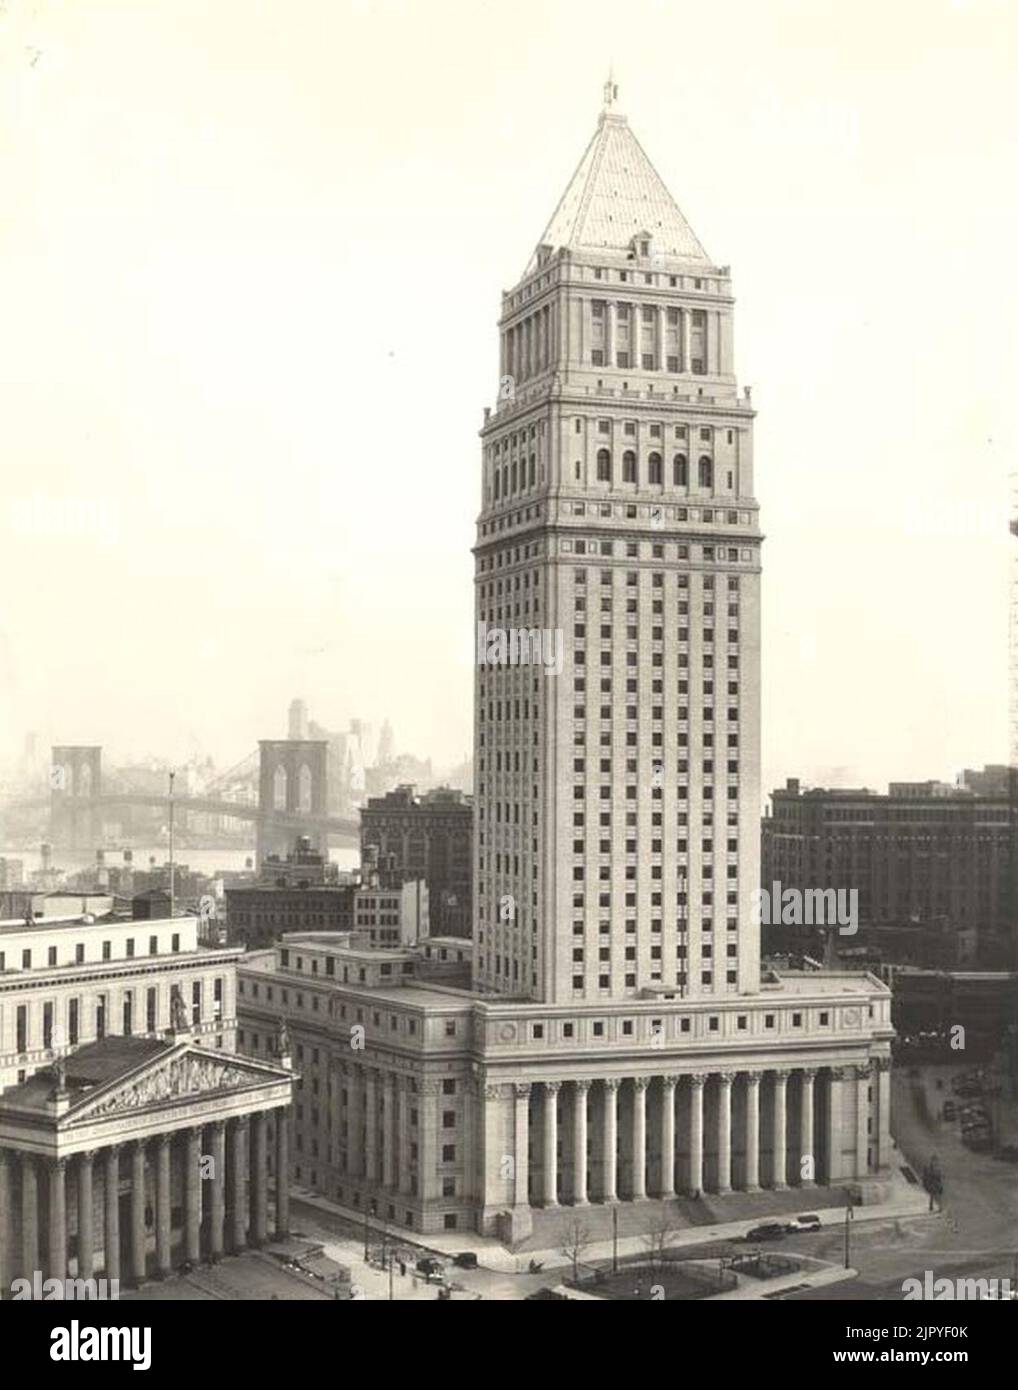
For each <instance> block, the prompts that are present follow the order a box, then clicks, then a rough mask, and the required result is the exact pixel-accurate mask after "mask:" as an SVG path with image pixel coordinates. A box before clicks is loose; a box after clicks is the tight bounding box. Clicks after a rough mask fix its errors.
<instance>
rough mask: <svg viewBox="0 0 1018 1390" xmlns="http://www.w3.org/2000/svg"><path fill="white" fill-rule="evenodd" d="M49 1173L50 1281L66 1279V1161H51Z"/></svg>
mask: <svg viewBox="0 0 1018 1390" xmlns="http://www.w3.org/2000/svg"><path fill="white" fill-rule="evenodd" d="M48 1171H49V1270H48V1276H49V1278H50V1279H59V1280H60V1281H61V1282H63V1281H64V1280H65V1279H66V1278H67V1160H66V1158H54V1159H51V1160H50V1162H49V1164H48Z"/></svg>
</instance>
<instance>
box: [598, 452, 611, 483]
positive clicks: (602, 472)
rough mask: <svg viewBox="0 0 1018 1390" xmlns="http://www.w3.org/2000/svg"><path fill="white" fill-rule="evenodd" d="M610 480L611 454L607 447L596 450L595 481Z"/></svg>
mask: <svg viewBox="0 0 1018 1390" xmlns="http://www.w3.org/2000/svg"><path fill="white" fill-rule="evenodd" d="M611 480H612V456H611V454H610V453H609V452H608V450H607V449H598V451H597V481H598V482H599V483H610V482H611Z"/></svg>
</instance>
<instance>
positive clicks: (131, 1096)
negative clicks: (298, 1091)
mask: <svg viewBox="0 0 1018 1390" xmlns="http://www.w3.org/2000/svg"><path fill="white" fill-rule="evenodd" d="M273 1079H274V1078H270V1077H268V1076H265V1077H262V1076H261V1075H260V1074H259V1072H258V1071H257V1069H255V1068H251V1067H244V1066H238V1065H236V1064H235V1063H233V1062H227V1061H221V1060H220V1059H219V1058H216V1057H200V1056H196V1055H195V1054H193V1053H184V1055H183V1056H180V1057H173V1058H171V1059H170V1060H169V1061H166V1062H163V1063H157V1064H155V1065H154V1066H153V1068H152V1069H151V1070H150V1071H147V1072H144V1073H143V1074H142V1075H141V1076H136V1077H134V1078H133V1079H132V1080H131V1081H129V1082H125V1083H124V1084H123V1085H122V1086H119V1087H118V1088H117V1089H116V1090H115V1091H113V1092H112V1093H110V1094H107V1095H104V1096H102V1097H101V1098H97V1099H96V1100H95V1101H94V1102H92V1103H91V1104H90V1103H89V1102H88V1101H87V1100H86V1101H84V1102H83V1103H82V1106H81V1109H80V1110H77V1111H76V1113H75V1114H74V1115H73V1119H75V1120H78V1119H85V1118H87V1119H90V1120H91V1119H96V1118H98V1117H99V1116H102V1115H109V1114H113V1113H117V1112H123V1111H130V1110H139V1109H142V1108H144V1107H145V1106H147V1105H155V1104H158V1103H159V1102H161V1101H167V1100H186V1099H188V1098H189V1097H197V1096H202V1095H210V1094H212V1093H214V1092H219V1091H233V1090H237V1089H239V1088H241V1087H244V1086H250V1085H252V1084H257V1083H258V1082H259V1081H269V1080H273Z"/></svg>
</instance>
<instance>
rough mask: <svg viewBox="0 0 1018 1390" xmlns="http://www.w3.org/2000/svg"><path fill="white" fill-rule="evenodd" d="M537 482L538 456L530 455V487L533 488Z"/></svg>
mask: <svg viewBox="0 0 1018 1390" xmlns="http://www.w3.org/2000/svg"><path fill="white" fill-rule="evenodd" d="M536 481H537V455H536V454H531V455H530V478H529V484H530V486H531V487H533V486H534V483H535V482H536Z"/></svg>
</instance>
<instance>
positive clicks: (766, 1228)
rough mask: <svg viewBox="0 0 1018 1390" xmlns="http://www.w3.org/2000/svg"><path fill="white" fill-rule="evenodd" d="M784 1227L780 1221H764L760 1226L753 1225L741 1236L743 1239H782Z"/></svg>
mask: <svg viewBox="0 0 1018 1390" xmlns="http://www.w3.org/2000/svg"><path fill="white" fill-rule="evenodd" d="M784 1235H785V1227H784V1226H783V1225H782V1223H781V1222H780V1221H765V1222H764V1223H763V1224H762V1225H761V1226H753V1227H752V1228H751V1229H750V1230H748V1231H747V1232H746V1234H745V1236H744V1237H743V1239H744V1240H782V1239H783V1238H784Z"/></svg>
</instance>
